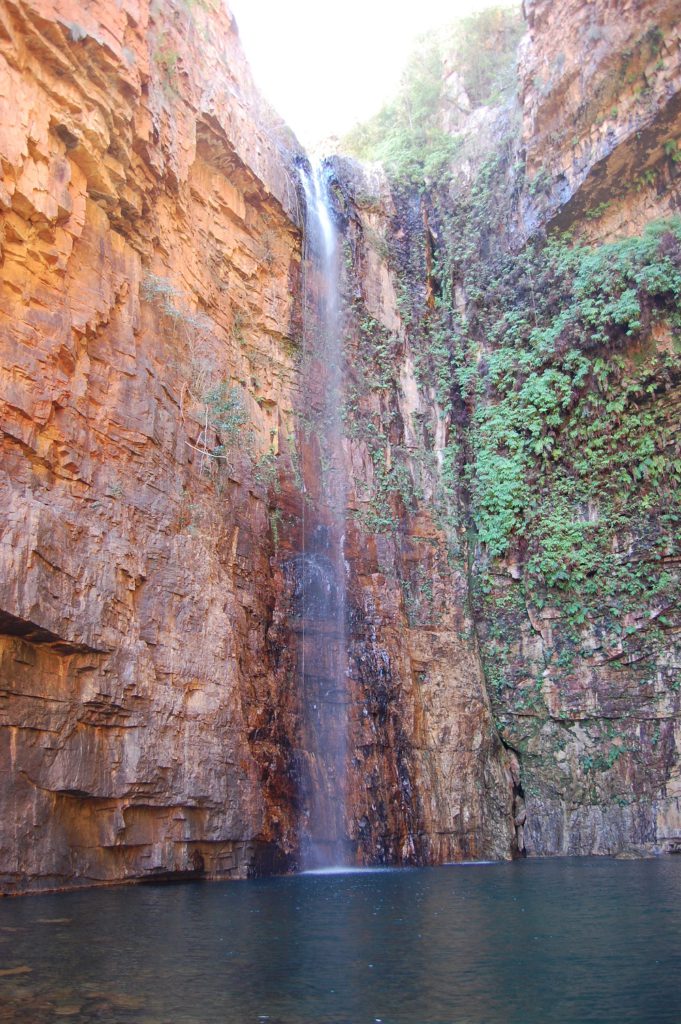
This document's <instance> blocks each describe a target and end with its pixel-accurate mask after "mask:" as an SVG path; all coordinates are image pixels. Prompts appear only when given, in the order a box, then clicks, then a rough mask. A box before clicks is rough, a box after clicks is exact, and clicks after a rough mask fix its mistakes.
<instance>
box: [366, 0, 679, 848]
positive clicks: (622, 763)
mask: <svg viewBox="0 0 681 1024" xmlns="http://www.w3.org/2000/svg"><path fill="white" fill-rule="evenodd" d="M526 6H527V15H528V21H529V28H530V31H529V34H528V36H527V37H526V39H525V40H524V42H523V45H522V49H521V67H520V70H521V88H520V100H521V102H520V106H519V107H518V106H516V105H515V104H514V103H513V102H509V103H508V104H507V106H506V107H505V108H497V109H493V108H492V109H487V110H479V111H474V112H473V113H472V114H471V115H470V117H469V118H468V120H467V121H466V119H465V118H464V120H463V121H462V122H461V123H460V124H459V126H458V130H459V132H460V139H459V147H460V148H459V151H458V153H457V155H456V157H455V158H454V159H453V160H452V161H451V162H450V164H449V165H448V167H447V169H446V171H445V173H440V174H434V173H433V174H431V178H430V180H428V179H427V180H426V187H425V188H424V189H422V190H421V196H420V198H419V197H417V196H415V194H414V190H413V189H411V188H409V187H405V186H403V187H402V188H401V189H400V187H399V186H396V187H394V188H393V200H394V203H395V210H394V214H393V217H392V218H391V219H390V218H388V219H386V217H385V212H386V204H385V202H376V201H375V200H374V199H372V198H371V193H372V187H371V184H370V182H369V180H368V179H365V180H357V172H355V171H353V170H352V169H351V168H349V169H347V171H346V176H347V178H348V188H349V190H350V191H351V192H352V193H353V194H354V195H355V197H356V203H357V205H358V207H359V214H358V220H359V226H360V231H361V234H362V237H363V239H364V244H365V245H366V246H367V247H368V248H369V249H373V250H374V253H375V255H374V256H373V259H374V261H376V260H377V261H379V262H381V263H383V265H384V268H387V267H390V271H391V273H392V274H393V275H394V277H395V278H396V279H397V285H396V287H397V290H398V294H399V295H400V303H399V309H400V315H401V324H402V325H403V327H404V329H405V331H406V334H407V335H408V344H409V349H410V360H409V362H410V364H411V366H412V367H413V368H414V369H415V372H414V377H415V380H413V381H412V382H411V384H409V383H408V382H407V381H406V380H405V379H404V378H401V377H400V376H399V372H401V373H404V367H405V363H404V362H402V360H403V359H404V356H403V355H402V352H401V350H398V349H397V348H395V347H393V349H392V350H390V349H388V355H387V358H386V360H385V365H386V366H388V367H389V368H388V372H387V374H386V377H385V379H384V381H383V382H382V385H381V386H383V387H386V388H387V389H388V392H389V393H390V391H392V393H393V394H394V395H395V396H396V399H397V401H398V402H400V401H404V398H405V397H406V396H407V395H408V394H409V393H410V392H411V394H412V402H411V408H410V409H409V412H410V418H411V422H410V421H409V419H406V420H405V418H404V416H402V418H401V419H400V420H399V421H398V423H397V424H394V423H393V432H394V437H393V441H394V442H395V441H396V442H397V444H399V445H400V446H401V447H402V458H403V461H404V467H405V468H404V471H403V472H402V474H401V475H400V474H399V473H398V472H396V470H395V468H394V467H391V463H390V459H387V460H386V459H385V458H383V457H382V456H381V457H380V460H379V461H380V464H381V470H380V472H382V474H383V481H384V484H385V485H386V486H385V487H384V497H385V496H386V495H387V498H388V502H389V506H390V512H391V514H394V513H395V511H396V510H398V509H400V508H401V507H402V506H403V503H404V501H405V495H406V502H407V504H410V505H411V509H412V515H414V516H415V515H418V512H417V511H416V510H417V509H418V510H420V509H422V508H423V506H424V505H427V507H428V510H429V513H430V515H431V517H432V516H433V514H434V518H435V519H436V520H439V521H440V522H442V523H444V524H445V525H446V531H447V532H446V535H445V537H444V538H443V537H442V536H440V537H439V538H438V539H437V540H435V550H436V551H437V552H438V555H439V557H440V558H442V556H443V555H444V554H445V553H446V554H447V560H448V562H449V564H450V565H451V564H452V563H455V562H456V560H458V561H459V564H460V565H461V567H462V568H461V569H460V574H461V575H460V577H459V578H463V579H465V586H464V587H463V589H462V590H459V594H460V595H461V596H460V597H459V601H460V605H459V606H460V607H467V608H468V609H469V615H470V622H471V626H472V630H473V632H474V633H475V634H477V640H478V642H479V651H480V656H481V659H482V666H483V672H484V678H485V680H486V685H487V690H488V693H489V695H490V699H491V702H492V707H493V712H494V718H495V721H496V724H497V727H498V731H499V736H500V737H501V739H502V742H503V744H504V746H505V748H506V757H507V763H508V766H509V769H510V770H512V772H513V776H514V778H513V784H514V785H513V792H514V823H515V826H516V828H517V831H518V844H519V846H520V848H524V849H525V850H526V851H527V852H528V853H531V854H556V853H563V854H566V853H569V854H585V853H618V852H622V851H630V852H642V851H652V850H656V851H673V850H676V849H677V848H678V846H679V840H680V838H681V816H680V805H679V715H680V704H679V650H678V643H677V637H678V601H679V576H678V558H679V551H678V536H679V524H680V520H679V506H678V501H679V493H680V483H681V480H680V478H679V461H678V460H679V437H678V383H679V379H680V377H681V364H680V362H679V346H680V342H679V331H678V325H679V307H678V296H679V285H680V284H681V277H680V276H679V274H680V271H681V261H680V258H679V257H680V254H681V249H680V248H679V243H680V242H681V225H680V224H679V222H678V220H674V219H673V217H672V219H669V218H670V215H673V214H674V213H675V212H676V211H677V210H678V209H679V159H678V139H679V137H680V135H681V121H680V120H679V107H678V88H679V65H678V60H679V50H678V12H677V11H676V9H675V5H671V4H668V3H649V4H643V5H641V4H639V5H636V13H635V15H634V13H633V8H632V10H631V17H627V16H626V15H627V9H625V10H624V11H622V10H621V9H620V6H619V5H618V6H617V9H615V6H614V5H608V4H593V5H583V4H574V5H568V8H567V11H566V10H565V9H564V7H563V6H561V9H560V11H559V10H558V9H557V7H556V5H551V4H533V5H530V4H528V5H526ZM566 19H567V20H566ZM558 21H560V26H559V25H558ZM566 40H571V41H573V43H571V46H570V47H569V48H568V46H567V43H566ZM606 44H607V45H606ZM561 47H563V48H561ZM547 68H548V69H549V70H550V72H551V73H550V74H549V73H548V71H547ZM419 86H420V80H419V79H418V77H417V78H416V79H415V81H414V83H413V85H412V88H413V89H416V88H418V87H419ZM418 96H419V93H418V92H417V93H416V97H417V99H418ZM445 100H446V95H445V94H441V96H440V101H439V102H440V106H439V107H437V108H436V109H435V112H434V113H432V114H431V113H429V114H428V116H430V118H431V121H430V124H431V134H433V131H432V126H433V125H435V126H437V123H438V117H439V118H440V119H441V118H442V111H443V109H445V110H446V108H443V104H444V101H445ZM568 124H569V125H570V126H571V127H570V133H571V134H568V129H567V127H566V126H567V125H568ZM379 127H380V122H379ZM393 141H395V140H394V139H393ZM412 142H413V140H412V139H410V138H409V137H408V143H409V144H411V143H412ZM395 166H396V167H397V169H398V170H399V167H400V164H399V161H398V160H395ZM429 166H430V165H429V163H428V161H427V160H426V161H425V162H424V163H423V167H424V168H425V171H426V174H427V173H428V169H429ZM374 191H375V190H374ZM377 229H378V230H377ZM568 230H569V231H570V236H569V238H566V237H564V235H563V233H564V232H566V231H568ZM385 272H386V273H387V270H386V271H385ZM361 276H362V274H360V277H361ZM375 315H376V318H377V319H378V320H380V321H382V322H383V323H384V324H385V323H386V320H385V318H384V311H383V310H382V309H379V311H378V312H377V313H376V314H375ZM372 336H373V335H372ZM388 344H389V343H388ZM395 356H397V357H398V361H399V363H400V365H401V367H402V369H401V371H399V372H395V373H393V372H392V370H391V369H390V367H391V366H392V360H393V359H394V358H395ZM389 423H390V418H389V417H386V418H385V419H384V430H386V431H388V430H389V429H390V427H389ZM375 468H376V466H375V464H374V469H375ZM424 480H425V481H426V483H425V486H424ZM378 496H379V498H380V493H379V495H378ZM374 497H376V494H375V492H374ZM379 505H380V501H379ZM387 518H389V517H386V516H385V515H384V519H385V520H386V521H385V522H383V523H382V524H381V531H382V532H383V533H388V532H390V531H391V530H393V529H395V526H394V524H392V525H391V524H390V523H389V522H387ZM398 532H401V533H402V535H404V533H405V530H404V527H403V525H402V524H400V527H399V530H398ZM407 532H408V528H407ZM445 542H446V543H445ZM436 559H437V556H436ZM431 565H432V563H431V562H429V561H428V559H426V558H424V557H423V555H421V557H420V558H419V562H418V567H417V571H418V576H417V577H415V578H412V577H411V576H410V575H407V574H405V573H404V569H403V568H400V570H399V571H398V575H399V576H400V577H401V579H402V585H403V587H404V589H405V593H406V595H407V597H408V599H409V598H410V597H411V600H412V601H413V600H414V597H415V596H416V611H417V614H418V615H424V614H425V615H427V614H428V612H427V611H424V606H425V608H426V609H427V608H429V606H431V605H432V604H433V595H434V594H435V593H437V581H438V578H437V574H435V575H434V574H433V571H432V568H431ZM414 584H416V586H414ZM456 592H457V591H456V586H455V585H454V584H453V582H452V580H451V578H450V580H449V582H448V585H447V590H446V593H447V594H448V595H451V594H453V593H456ZM468 685H469V686H470V685H471V684H470V677H469V681H468ZM497 792H499V790H498V789H497Z"/></svg>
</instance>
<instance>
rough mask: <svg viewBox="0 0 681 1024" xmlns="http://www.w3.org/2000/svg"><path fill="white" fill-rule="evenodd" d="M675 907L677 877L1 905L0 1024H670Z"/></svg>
mask: <svg viewBox="0 0 681 1024" xmlns="http://www.w3.org/2000/svg"><path fill="white" fill-rule="evenodd" d="M680 906H681V859H679V860H674V859H668V860H659V861H645V862H620V861H612V860H562V861H534V862H524V863H517V864H495V865H467V866H461V865H460V866H451V867H445V868H439V869H428V870H405V871H383V872H372V871H360V872H352V873H349V872H343V873H336V874H330V873H323V874H313V875H307V876H299V877H296V878H280V879H270V880H264V881H257V882H244V883H225V884H220V885H209V884H204V885H202V884H200V883H192V884H189V885H185V886H164V887H161V886H159V887H156V886H154V887H147V886H143V887H137V888H128V889H114V890H91V891H88V892H82V893H71V894H64V895H55V896H43V897H26V898H21V899H13V900H5V901H2V902H0V1021H3V1022H7V1021H17V1022H19V1021H21V1022H22V1024H43V1022H48V1021H49V1022H54V1021H56V1020H60V1019H61V1020H69V1021H73V1022H74V1024H86V1022H108V1024H113V1022H116V1024H125V1022H131V1024H251V1022H252V1024H312V1022H315V1024H364V1022H367V1024H376V1022H377V1021H381V1022H382V1024H497V1022H499V1024H501V1022H504V1024H515V1022H517V1024H521V1022H522V1024H547V1022H556V1024H563V1022H565V1024H588V1022H594V1024H595V1022H598V1024H605V1022H613V1024H615V1022H617V1024H621V1022H624V1021H636V1022H638V1024H641V1022H650V1024H681V915H680V913H679V907H680ZM20 968H21V969H23V973H18V971H19V969H20ZM7 971H15V972H17V973H12V974H8V973H5V972H7Z"/></svg>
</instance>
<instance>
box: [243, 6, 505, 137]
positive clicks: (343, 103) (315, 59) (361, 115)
mask: <svg viewBox="0 0 681 1024" xmlns="http://www.w3.org/2000/svg"><path fill="white" fill-rule="evenodd" d="M505 2H509V3H511V2H512V0H496V2H495V0H411V2H409V0H335V2H332V0H227V5H228V6H229V8H230V10H231V11H232V12H233V14H234V15H235V17H236V20H237V25H238V26H239V33H240V36H241V41H242V44H243V47H244V50H245V52H246V56H247V57H248V59H249V62H250V65H251V68H252V70H253V75H254V77H255V80H256V82H257V83H258V85H259V87H260V90H261V92H262V93H263V94H264V95H265V96H266V98H267V99H268V100H269V102H270V103H271V104H272V106H273V107H274V108H275V110H277V111H278V113H279V114H281V116H282V117H283V118H284V120H285V121H286V122H287V123H288V124H289V126H290V127H291V128H292V129H293V130H294V132H295V133H296V135H297V136H298V137H299V139H300V140H301V142H303V143H304V144H305V145H307V146H314V144H315V143H317V142H319V141H320V140H321V139H325V138H328V137H329V136H331V135H341V134H343V133H344V132H346V131H348V130H349V129H350V128H351V127H352V126H353V125H354V124H356V123H357V121H363V120H365V119H366V118H367V117H371V116H372V114H375V113H376V112H377V111H378V110H379V109H380V107H381V106H382V104H383V103H384V102H385V101H386V100H388V99H390V98H391V97H392V96H393V95H394V93H395V90H396V87H397V85H398V83H399V79H400V73H401V71H402V68H403V67H404V64H405V62H406V60H407V58H408V56H409V53H410V51H411V49H412V46H413V43H414V39H415V37H416V36H418V35H421V34H422V33H424V32H427V31H429V30H430V29H433V28H439V26H440V25H445V24H447V23H448V22H450V21H453V20H454V19H455V18H457V17H461V16H463V15H466V14H470V13H471V12H472V11H478V10H482V9H483V8H484V7H490V6H495V5H499V4H500V3H505Z"/></svg>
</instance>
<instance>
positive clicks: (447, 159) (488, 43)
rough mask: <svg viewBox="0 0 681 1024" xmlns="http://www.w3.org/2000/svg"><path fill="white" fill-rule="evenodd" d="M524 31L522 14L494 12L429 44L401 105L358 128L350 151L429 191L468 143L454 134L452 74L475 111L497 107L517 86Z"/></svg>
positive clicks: (347, 143)
mask: <svg viewBox="0 0 681 1024" xmlns="http://www.w3.org/2000/svg"><path fill="white" fill-rule="evenodd" d="M522 31H523V23H522V19H521V17H520V13H519V12H518V11H516V10H515V9H513V8H503V7H499V8H491V9H489V10H486V11H483V12H481V13H479V14H475V15H471V16H470V17H468V18H464V19H462V20H460V21H458V22H456V23H455V24H453V25H452V26H450V27H449V28H448V29H446V30H444V31H443V32H441V33H440V34H438V35H435V36H428V37H427V38H424V40H423V41H422V42H421V45H420V46H419V47H418V48H417V50H416V52H415V53H414V54H413V56H412V58H411V60H410V62H409V64H408V65H407V68H406V70H405V72H404V75H403V78H402V85H401V89H400V91H399V94H398V96H397V98H396V99H395V100H394V101H393V102H391V103H389V104H387V105H386V106H385V107H384V108H383V109H382V110H381V111H380V112H379V113H378V114H377V115H376V116H375V117H374V118H373V119H372V120H370V121H368V122H366V123H365V124H362V125H358V126H357V127H356V128H355V129H353V130H352V131H351V132H350V133H349V134H348V135H347V136H346V137H345V139H344V140H343V148H344V149H345V150H346V151H347V152H349V153H352V154H354V155H355V156H358V157H360V158H361V159H364V160H378V161H380V162H381V163H383V164H384V166H385V167H386V168H387V169H388V171H389V172H390V173H391V174H392V175H393V176H394V177H396V178H398V179H400V180H402V181H408V182H411V183H413V184H422V183H423V182H424V181H426V182H427V181H437V180H440V179H441V178H442V177H443V175H445V174H446V173H447V168H448V166H449V164H450V163H451V161H452V158H453V157H454V156H455V154H456V153H457V151H458V149H459V146H460V143H461V140H460V138H459V137H458V136H457V135H453V134H451V132H449V131H448V130H447V126H446V123H445V121H444V114H445V112H446V108H447V105H448V103H450V102H451V97H449V96H448V94H447V85H446V71H449V70H450V69H452V70H455V71H457V72H458V74H459V76H460V78H461V80H462V83H463V86H464V88H465V90H466V92H467V94H468V96H469V97H470V100H471V102H472V103H473V105H474V106H479V105H481V104H485V103H492V102H496V101H497V100H498V99H499V98H500V96H501V95H502V94H503V93H504V92H505V91H508V90H509V89H510V88H511V87H512V86H513V85H514V83H515V51H516V47H517V45H518V41H519V39H520V36H521V34H522Z"/></svg>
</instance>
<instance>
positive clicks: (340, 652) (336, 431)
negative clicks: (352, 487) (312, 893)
mask: <svg viewBox="0 0 681 1024" xmlns="http://www.w3.org/2000/svg"><path fill="white" fill-rule="evenodd" d="M300 177H301V182H302V186H303V191H304V195H305V208H306V212H305V268H306V272H305V281H304V299H303V301H304V325H303V335H304V342H303V343H304V353H305V367H306V371H305V373H306V376H307V378H308V380H307V381H305V385H306V386H307V385H309V393H308V394H306V395H305V400H306V402H307V401H309V407H308V408H306V410H305V411H306V414H307V417H308V429H309V430H310V431H311V432H312V433H313V435H314V437H313V440H314V444H315V445H316V448H317V455H318V463H319V475H320V479H319V481H317V483H318V487H317V505H318V508H317V509H316V510H315V513H314V515H312V514H309V513H308V512H307V511H306V509H305V506H304V507H303V550H302V553H301V555H300V556H299V558H298V559H297V562H298V567H297V574H296V576H297V587H298V591H299V593H298V600H299V605H300V613H301V614H300V619H301V634H302V635H301V645H300V648H301V657H300V659H299V676H300V680H301V686H302V698H303V718H304V731H305V741H306V750H307V756H308V765H309V773H308V780H307V785H306V787H305V788H306V790H307V792H304V793H303V794H302V797H303V805H304V808H305V809H304V813H303V821H302V822H301V853H302V866H303V868H305V869H308V870H309V869H319V868H329V867H332V866H341V865H343V864H344V863H345V862H346V859H347V852H346V851H347V843H346V841H345V837H346V834H347V829H346V823H345V818H346V805H347V748H348V737H347V733H348V714H347V709H348V683H347V667H348V659H347V638H346V605H347V588H346V572H347V569H346V562H345V556H344V541H345V514H346V490H347V487H346V477H345V467H344V459H343V442H342V418H341V410H342V397H343V369H342V359H343V344H342V328H341V310H340V287H339V281H340V247H339V239H338V232H337V228H336V225H335V222H334V217H333V212H332V204H331V198H330V194H329V177H328V171H327V169H326V168H325V167H324V165H321V164H317V165H315V166H314V167H313V168H312V169H311V170H310V169H308V168H307V167H301V168H300ZM319 384H321V387H319V386H318V385H319Z"/></svg>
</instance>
